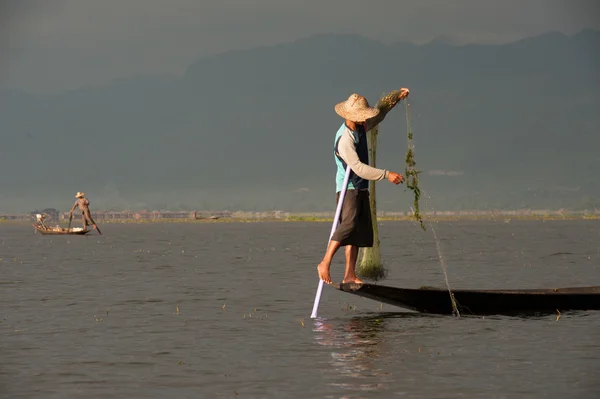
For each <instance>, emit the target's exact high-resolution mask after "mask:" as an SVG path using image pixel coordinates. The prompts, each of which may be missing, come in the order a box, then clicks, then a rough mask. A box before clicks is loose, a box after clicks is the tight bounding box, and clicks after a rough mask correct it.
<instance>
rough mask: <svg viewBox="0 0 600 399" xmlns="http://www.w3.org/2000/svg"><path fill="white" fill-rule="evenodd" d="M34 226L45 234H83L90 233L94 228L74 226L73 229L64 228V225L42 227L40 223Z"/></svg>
mask: <svg viewBox="0 0 600 399" xmlns="http://www.w3.org/2000/svg"><path fill="white" fill-rule="evenodd" d="M33 227H35V229H36V230H37V231H39V232H40V233H41V234H43V235H77V236H82V235H85V234H87V233H89V232H90V231H92V230H84V229H83V228H81V227H74V228H71V229H64V228H62V227H46V228H44V227H42V226H40V225H39V224H34V225H33Z"/></svg>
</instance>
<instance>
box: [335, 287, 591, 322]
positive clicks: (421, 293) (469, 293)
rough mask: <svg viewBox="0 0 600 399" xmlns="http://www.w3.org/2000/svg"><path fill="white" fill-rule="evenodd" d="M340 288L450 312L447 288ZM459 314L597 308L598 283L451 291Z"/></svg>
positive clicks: (420, 309) (417, 307)
mask: <svg viewBox="0 0 600 399" xmlns="http://www.w3.org/2000/svg"><path fill="white" fill-rule="evenodd" d="M333 286H334V287H335V288H337V289H338V290H340V291H343V292H347V293H350V294H354V295H358V296H361V297H364V298H369V299H373V300H376V301H379V302H382V303H386V304H389V305H394V306H399V307H401V308H405V309H411V310H416V311H418V312H423V313H435V314H452V302H451V299H450V295H449V293H448V290H447V289H443V288H434V287H422V288H417V289H415V288H395V287H387V286H383V285H375V284H366V283H365V284H354V283H348V284H334V285H333ZM452 293H453V294H454V299H455V300H456V305H457V307H458V310H459V312H460V314H461V315H463V314H472V315H491V314H505V315H518V314H536V313H542V314H543V313H546V314H548V313H556V312H557V311H558V312H562V311H565V310H600V286H596V287H573V288H550V289H520V290H464V289H462V290H452Z"/></svg>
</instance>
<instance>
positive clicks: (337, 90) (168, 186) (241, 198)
mask: <svg viewBox="0 0 600 399" xmlns="http://www.w3.org/2000/svg"><path fill="white" fill-rule="evenodd" d="M599 50H600V32H599V31H595V30H583V31H581V32H579V33H577V34H575V35H571V36H567V35H564V34H561V33H555V32H551V33H547V34H544V35H541V36H536V37H531V38H526V39H523V40H520V41H516V42H513V43H509V44H503V45H453V44H450V43H447V42H443V41H433V42H431V43H429V44H423V45H415V44H411V43H395V44H391V45H384V44H382V43H380V42H377V41H374V40H370V39H366V38H364V37H360V36H354V35H337V34H322V35H316V36H312V37H308V38H305V39H301V40H298V41H295V42H291V43H286V44H281V45H276V46H268V47H258V48H254V49H251V50H244V51H233V52H227V53H223V54H220V55H215V56H210V57H201V58H198V59H197V60H196V61H195V62H194V63H192V64H191V65H190V66H189V68H188V69H187V71H186V73H185V74H184V75H183V76H171V75H141V74H140V75H135V76H130V77H126V78H120V79H115V80H114V81H112V82H111V83H110V84H108V85H105V86H88V87H81V88H80V89H77V90H73V91H67V92H62V93H56V94H43V95H42V94H34V93H25V92H21V91H18V90H8V89H4V90H2V91H0V143H1V145H0V169H1V170H2V173H1V174H0V187H1V189H0V211H4V212H25V211H29V210H30V209H34V208H45V207H57V208H59V209H62V210H64V209H68V208H69V207H70V206H71V204H72V202H73V201H74V198H73V196H74V194H75V192H76V191H85V192H86V194H87V195H88V196H89V198H90V200H91V202H92V210H94V208H95V209H115V210H116V209H198V210H201V209H215V210H216V209H229V210H273V209H282V210H288V211H320V210H332V209H333V208H334V206H335V204H334V192H333V191H334V184H333V183H334V181H333V178H334V161H333V153H332V149H333V138H334V135H335V132H336V131H337V129H338V128H339V126H340V125H341V123H342V120H341V119H340V118H339V117H338V116H337V115H336V114H335V112H334V110H333V106H334V105H335V103H337V102H340V101H343V100H345V99H346V98H347V97H348V96H349V95H350V94H351V93H353V92H357V93H360V94H363V95H364V96H366V97H367V98H368V99H369V101H370V102H371V103H372V104H374V103H376V102H377V99H378V98H379V97H380V96H381V95H382V94H384V93H386V92H389V91H391V90H394V89H397V88H400V87H408V88H410V90H411V94H410V96H409V98H408V103H409V104H410V108H409V109H410V121H411V125H412V129H413V131H414V144H415V159H416V162H417V168H419V169H420V170H421V171H422V173H421V180H420V185H421V188H422V189H423V190H424V191H425V193H426V196H427V198H426V200H427V201H426V202H427V204H426V205H425V206H426V207H428V209H439V210H446V209H475V208H478V209H492V208H499V209H507V208H523V207H532V208H559V207H569V208H594V207H598V208H600V184H599V183H600V179H599V178H598V176H599V175H600V152H599V149H600V113H599V110H600V91H599V88H600V74H599V73H598V71H600V51H599ZM406 129H407V128H406V112H405V108H404V104H402V103H401V104H399V105H398V106H397V107H396V108H395V109H394V110H393V111H392V112H390V114H389V115H388V116H387V117H386V119H385V121H384V122H383V123H382V124H381V130H380V137H379V148H378V154H377V164H378V166H379V167H382V168H386V169H390V170H394V171H398V172H403V171H404V157H405V153H406V146H407V144H406ZM377 187H378V193H377V195H378V204H379V209H380V210H389V211H405V210H408V209H409V206H410V204H411V203H412V194H411V193H410V192H409V191H406V190H405V188H403V187H400V188H398V187H394V186H393V185H391V184H389V183H388V182H381V183H378V186H377Z"/></svg>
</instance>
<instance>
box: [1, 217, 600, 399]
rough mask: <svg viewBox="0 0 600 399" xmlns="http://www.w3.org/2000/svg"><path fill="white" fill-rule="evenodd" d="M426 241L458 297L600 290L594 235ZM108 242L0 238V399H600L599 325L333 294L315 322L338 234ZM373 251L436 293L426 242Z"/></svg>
mask: <svg viewBox="0 0 600 399" xmlns="http://www.w3.org/2000/svg"><path fill="white" fill-rule="evenodd" d="M434 226H435V229H436V232H437V234H438V237H439V238H440V244H441V249H442V255H443V257H444V259H445V261H446V263H447V268H448V277H449V281H450V286H451V287H452V288H538V287H542V288H548V287H569V286H588V285H600V221H547V222H533V221H511V222H509V223H505V222H483V221H473V222H465V221H462V222H443V223H437V224H435V225H434ZM100 227H101V228H102V232H103V233H104V235H102V236H98V235H96V233H94V232H92V233H90V234H89V235H88V236H84V237H77V236H66V237H52V236H41V235H39V234H34V232H33V228H31V227H28V226H26V225H6V224H5V225H0V258H2V259H1V260H0V271H1V275H0V312H1V313H0V332H1V335H2V340H1V342H0V397H3V398H66V397H68V398H86V399H92V398H167V397H173V398H393V397H404V398H459V397H460V398H465V397H467V398H471V397H474V398H541V397H544V398H598V397H600V311H596V312H592V311H590V312H564V313H563V314H562V315H561V316H560V318H558V320H557V315H548V316H538V317H503V316H494V317H461V318H456V317H452V316H432V315H422V314H418V313H414V312H409V311H404V310H402V309H400V308H395V307H392V306H389V305H381V304H380V303H378V302H376V301H372V300H368V299H363V298H359V297H356V296H353V295H350V294H346V293H342V292H339V291H336V290H334V289H333V288H331V287H328V286H326V287H325V288H324V290H323V295H322V297H321V305H320V308H319V316H320V318H318V319H310V312H311V309H312V304H313V300H314V297H315V292H316V288H317V284H318V279H317V273H316V265H317V263H318V261H319V260H320V258H321V256H322V254H323V251H324V249H325V245H326V241H327V237H328V236H329V229H330V224H329V223H213V224H208V223H207V224H204V223H197V224H169V223H164V224H161V223H157V224H142V225H132V224H122V225H119V224H103V225H100ZM380 238H381V242H382V257H383V259H384V263H385V265H386V267H387V269H388V271H389V275H388V279H387V280H385V281H384V282H382V284H385V285H391V286H399V287H400V286H401V287H420V286H422V285H432V286H442V287H443V286H444V284H445V283H444V277H443V273H442V268H441V266H440V262H439V260H438V253H437V251H436V245H435V241H434V240H433V237H432V234H431V231H427V232H423V231H421V230H420V229H419V228H418V226H416V225H414V224H411V223H407V222H383V223H381V227H380ZM342 274H343V254H342V253H340V254H338V256H337V257H336V260H335V263H334V265H333V266H332V277H333V278H334V280H335V281H339V280H340V278H341V277H342Z"/></svg>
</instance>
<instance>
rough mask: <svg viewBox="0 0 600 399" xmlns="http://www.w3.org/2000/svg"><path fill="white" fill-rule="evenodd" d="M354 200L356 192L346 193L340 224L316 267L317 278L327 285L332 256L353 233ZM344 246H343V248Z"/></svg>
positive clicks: (329, 280) (354, 217) (355, 213)
mask: <svg viewBox="0 0 600 399" xmlns="http://www.w3.org/2000/svg"><path fill="white" fill-rule="evenodd" d="M356 200H357V192H356V190H348V191H346V195H345V199H344V204H343V205H342V212H341V215H340V224H339V225H338V227H337V229H336V230H335V233H334V234H333V236H332V237H331V240H330V241H329V245H328V246H327V251H325V256H324V257H323V260H322V261H321V263H319V266H317V271H318V272H319V278H320V279H321V280H323V281H324V282H326V283H327V284H331V275H330V273H329V267H330V266H331V260H332V259H333V256H334V255H335V253H336V252H337V250H338V249H339V248H340V247H341V246H342V244H343V243H344V241H346V240H347V239H348V238H349V237H350V236H351V235H352V232H353V231H354V226H355V222H356V216H357V208H356ZM338 201H339V193H338V194H337V199H336V204H337V203H338ZM345 245H346V244H344V246H345ZM355 263H356V262H355Z"/></svg>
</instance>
